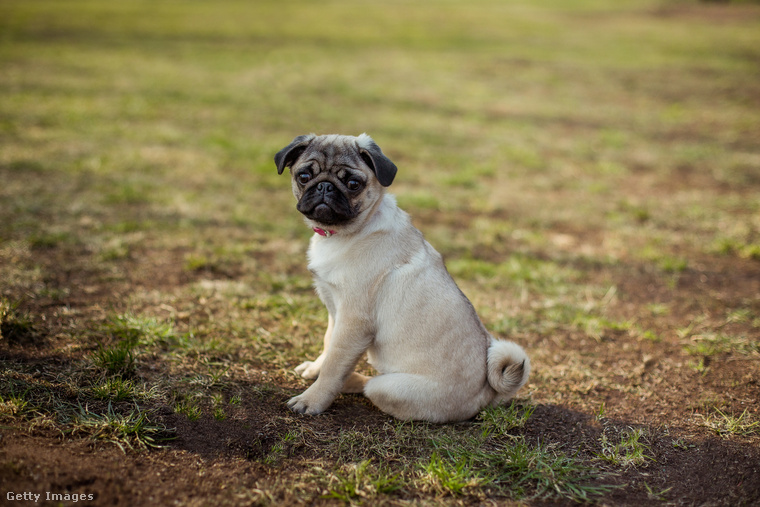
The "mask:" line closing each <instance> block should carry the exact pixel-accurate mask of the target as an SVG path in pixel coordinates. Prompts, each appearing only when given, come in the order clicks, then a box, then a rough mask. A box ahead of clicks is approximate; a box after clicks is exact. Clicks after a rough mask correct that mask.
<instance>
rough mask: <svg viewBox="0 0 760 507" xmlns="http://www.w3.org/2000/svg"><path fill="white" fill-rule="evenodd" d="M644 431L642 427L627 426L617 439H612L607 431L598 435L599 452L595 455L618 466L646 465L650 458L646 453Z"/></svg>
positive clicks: (646, 446)
mask: <svg viewBox="0 0 760 507" xmlns="http://www.w3.org/2000/svg"><path fill="white" fill-rule="evenodd" d="M642 439H644V440H646V435H645V432H644V430H643V429H642V428H628V429H626V430H623V431H622V432H621V433H620V435H619V441H617V442H616V441H614V440H613V439H612V438H611V437H608V436H607V433H603V434H602V436H601V437H600V443H601V448H602V450H601V452H600V453H598V454H597V457H598V458H599V459H600V460H602V461H606V462H608V463H610V464H612V465H615V466H618V467H623V468H627V467H632V466H633V467H635V466H646V463H647V461H650V460H652V458H651V457H650V456H648V455H647V454H646V453H647V452H648V449H649V447H648V445H647V444H645V443H644V442H643V441H642Z"/></svg>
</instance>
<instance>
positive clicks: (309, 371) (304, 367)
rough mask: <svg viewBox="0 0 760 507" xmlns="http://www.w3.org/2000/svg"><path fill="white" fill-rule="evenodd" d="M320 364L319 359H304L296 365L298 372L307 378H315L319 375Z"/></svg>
mask: <svg viewBox="0 0 760 507" xmlns="http://www.w3.org/2000/svg"><path fill="white" fill-rule="evenodd" d="M319 370H320V365H319V363H318V362H317V361H304V362H303V363H301V364H299V365H298V366H296V370H295V371H296V373H298V374H299V375H301V377H303V378H305V379H309V380H312V379H315V378H317V377H318V376H319Z"/></svg>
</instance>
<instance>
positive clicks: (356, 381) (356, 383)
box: [340, 372, 372, 393]
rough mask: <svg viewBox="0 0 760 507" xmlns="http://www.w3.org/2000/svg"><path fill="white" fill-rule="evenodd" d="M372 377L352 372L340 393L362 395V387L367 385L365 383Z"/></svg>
mask: <svg viewBox="0 0 760 507" xmlns="http://www.w3.org/2000/svg"><path fill="white" fill-rule="evenodd" d="M370 378H372V377H368V376H366V375H362V374H361V373H356V372H353V373H351V375H349V377H348V379H347V380H346V383H345V384H343V389H341V391H340V392H342V393H363V392H364V386H366V385H367V381H369V379H370Z"/></svg>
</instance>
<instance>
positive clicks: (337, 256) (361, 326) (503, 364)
mask: <svg viewBox="0 0 760 507" xmlns="http://www.w3.org/2000/svg"><path fill="white" fill-rule="evenodd" d="M274 161H275V164H276V165H277V172H278V173H279V174H282V173H283V171H284V170H285V168H289V169H290V174H291V180H292V181H291V184H292V189H293V195H294V196H295V197H296V199H297V201H298V203H297V206H296V209H297V210H298V211H299V212H301V214H302V215H303V216H304V219H305V222H306V224H307V225H308V226H309V227H311V228H312V229H313V230H314V235H313V236H312V238H311V240H310V244H309V249H308V254H307V255H308V267H309V270H310V271H311V273H312V274H313V276H314V286H315V288H316V291H317V294H318V295H319V297H320V298H321V300H322V302H323V303H324V304H325V306H326V307H327V311H328V315H329V317H328V322H327V332H326V333H325V336H324V350H323V352H322V353H321V354H320V356H319V357H317V358H316V359H315V360H314V361H306V362H304V363H303V364H301V365H299V366H298V367H297V368H296V372H297V373H298V374H300V375H301V376H302V377H303V378H306V379H316V380H315V381H314V383H313V384H312V385H311V386H310V387H309V388H308V389H306V390H305V391H304V392H303V393H302V394H300V395H298V396H295V397H293V398H292V399H290V400H289V401H288V407H290V409H291V410H293V411H294V412H297V413H301V414H309V415H316V414H320V413H322V412H324V411H325V410H326V409H327V408H328V407H329V406H330V404H331V403H332V402H333V401H334V400H335V398H336V397H337V396H338V394H339V393H341V392H344V393H364V395H365V396H366V397H367V398H369V399H370V400H371V401H372V403H374V404H375V405H376V406H377V407H378V408H379V409H380V410H382V411H383V412H386V413H388V414H390V415H392V416H394V417H396V418H398V419H402V420H422V421H430V422H436V423H443V422H454V421H463V420H467V419H471V418H472V417H473V416H475V415H476V414H477V413H478V412H479V411H480V410H481V409H482V408H483V407H485V406H487V405H489V404H497V403H504V402H506V401H507V400H509V399H510V398H512V397H513V396H514V395H515V394H516V393H517V391H518V390H519V389H520V388H521V387H522V386H523V385H524V384H525V383H526V382H527V380H528V375H529V373H530V360H529V358H528V356H527V354H526V353H525V351H524V350H523V349H522V348H521V347H520V346H519V345H517V344H515V343H513V342H511V341H506V340H499V339H496V338H494V337H493V336H491V335H490V334H489V333H488V331H487V330H486V328H485V327H484V325H483V323H482V322H481V320H480V318H479V317H478V315H477V314H476V312H475V309H474V308H473V306H472V304H471V303H470V301H469V300H468V299H467V297H466V296H465V295H464V294H463V293H462V292H461V291H460V290H459V287H457V285H456V283H455V282H454V280H453V278H452V277H451V275H450V274H449V272H448V271H447V270H446V267H445V266H444V263H443V259H442V257H441V255H440V254H439V253H438V252H437V251H436V250H435V249H434V248H433V247H432V246H431V245H430V244H429V243H428V242H427V241H426V240H425V239H424V237H423V236H422V233H421V232H420V231H419V230H417V229H416V228H415V227H414V226H413V225H412V223H411V220H410V218H409V215H408V214H407V213H405V212H404V211H402V210H401V209H400V208H399V207H398V206H397V205H396V199H395V197H393V195H391V194H389V193H387V192H386V189H387V187H389V186H390V185H391V183H392V182H393V180H394V178H395V176H396V172H397V168H396V166H395V164H394V163H393V162H391V160H390V159H389V158H388V157H386V156H385V155H384V154H383V152H382V150H381V149H380V147H379V146H378V145H377V144H375V142H374V141H373V140H372V138H370V137H369V136H368V135H366V134H362V135H360V136H358V137H353V136H342V135H325V136H317V135H315V134H309V135H302V136H298V137H296V138H295V139H293V141H292V142H291V143H290V144H289V145H287V146H286V147H285V148H283V149H282V150H280V151H279V152H278V153H277V154H276V155H275V157H274ZM365 353H366V354H367V360H368V362H369V363H370V365H372V367H373V368H374V369H375V370H376V371H377V373H378V374H377V375H375V376H373V377H367V376H364V375H361V374H359V373H357V372H355V371H354V368H355V366H356V364H357V362H358V361H359V359H361V357H362V356H363V355H364V354H365Z"/></svg>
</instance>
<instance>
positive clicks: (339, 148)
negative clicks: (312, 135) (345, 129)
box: [298, 136, 364, 171]
mask: <svg viewBox="0 0 760 507" xmlns="http://www.w3.org/2000/svg"><path fill="white" fill-rule="evenodd" d="M306 164H312V165H315V166H316V167H315V169H318V170H320V171H322V170H325V169H335V168H345V169H359V168H360V167H361V166H362V165H363V164H364V162H363V161H362V158H361V155H360V154H359V147H358V146H357V144H356V140H355V139H354V138H352V137H347V136H322V137H318V138H316V139H315V140H314V141H312V142H311V144H310V145H309V146H308V147H307V148H306V150H305V151H304V153H303V155H301V157H300V158H299V160H298V165H299V166H301V165H306Z"/></svg>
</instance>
